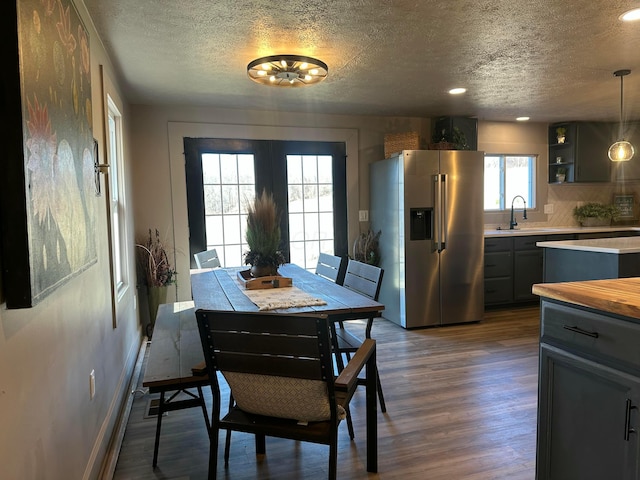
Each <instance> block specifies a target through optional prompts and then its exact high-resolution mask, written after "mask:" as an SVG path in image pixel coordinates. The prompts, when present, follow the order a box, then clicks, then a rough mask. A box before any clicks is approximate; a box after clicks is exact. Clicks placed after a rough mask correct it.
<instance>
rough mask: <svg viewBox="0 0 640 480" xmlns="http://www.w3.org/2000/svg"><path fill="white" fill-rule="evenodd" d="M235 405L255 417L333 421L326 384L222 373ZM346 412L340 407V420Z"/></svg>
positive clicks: (268, 376) (251, 374) (287, 378)
mask: <svg viewBox="0 0 640 480" xmlns="http://www.w3.org/2000/svg"><path fill="white" fill-rule="evenodd" d="M222 374H223V375H224V377H225V379H226V380H227V383H228V384H229V387H230V388H231V393H232V394H233V398H234V400H235V401H236V404H237V405H238V407H239V408H241V409H242V410H244V411H246V412H249V413H253V414H256V415H265V416H269V417H277V418H288V419H292V420H298V421H302V422H319V421H326V420H329V419H330V418H331V412H330V405H329V397H328V393H327V386H326V383H325V382H321V381H319V380H306V379H300V378H289V377H281V376H273V375H258V374H253V373H239V372H222ZM345 415H346V414H345V411H344V409H343V408H342V407H341V406H338V418H339V420H342V419H344V417H345Z"/></svg>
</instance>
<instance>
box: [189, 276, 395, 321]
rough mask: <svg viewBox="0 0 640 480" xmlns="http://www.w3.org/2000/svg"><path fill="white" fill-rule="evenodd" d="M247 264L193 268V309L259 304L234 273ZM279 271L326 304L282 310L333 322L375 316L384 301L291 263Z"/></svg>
mask: <svg viewBox="0 0 640 480" xmlns="http://www.w3.org/2000/svg"><path fill="white" fill-rule="evenodd" d="M245 269H246V267H244V268H241V267H238V268H218V269H213V270H193V271H192V273H191V294H192V297H193V301H194V303H195V308H196V310H198V309H202V310H229V311H241V312H255V311H258V310H259V308H258V306H257V305H256V304H255V303H253V302H252V301H251V300H250V299H249V298H248V297H247V296H246V295H245V294H244V293H243V286H242V284H241V282H239V281H238V279H237V274H238V272H239V271H241V270H245ZM278 273H279V274H280V275H281V276H283V277H287V278H291V279H292V280H293V286H294V287H297V288H299V289H300V290H302V291H304V292H305V293H307V294H309V295H311V296H313V297H317V298H320V299H322V300H324V301H325V302H326V305H312V306H306V307H293V308H286V309H276V310H273V311H275V312H282V313H319V314H324V315H327V317H329V319H330V320H332V321H334V322H339V321H344V320H354V319H362V318H374V317H375V316H379V315H380V314H381V313H382V311H383V310H384V305H383V304H381V303H379V302H376V301H375V300H372V299H370V298H368V297H365V296H364V295H361V294H359V293H357V292H354V291H352V290H349V289H348V288H345V287H343V286H342V285H338V284H336V283H334V282H332V281H330V280H327V279H326V278H324V277H321V276H320V275H316V274H314V273H313V272H310V271H308V270H305V269H304V268H302V267H300V266H298V265H295V264H293V263H287V264H284V265H281V266H280V267H279V268H278Z"/></svg>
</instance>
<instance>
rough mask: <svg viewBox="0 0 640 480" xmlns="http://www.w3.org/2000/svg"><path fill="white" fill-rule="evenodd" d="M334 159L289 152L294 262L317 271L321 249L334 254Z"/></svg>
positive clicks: (289, 189) (290, 233)
mask: <svg viewBox="0 0 640 480" xmlns="http://www.w3.org/2000/svg"><path fill="white" fill-rule="evenodd" d="M332 166H333V158H332V157H331V156H329V155H287V183H288V192H289V194H288V201H289V208H288V210H289V248H290V254H291V263H295V264H297V265H300V266H301V267H304V268H306V269H308V270H315V268H316V265H317V263H318V257H319V256H320V252H324V253H329V254H331V255H333V241H334V239H333V224H334V215H333V167H332Z"/></svg>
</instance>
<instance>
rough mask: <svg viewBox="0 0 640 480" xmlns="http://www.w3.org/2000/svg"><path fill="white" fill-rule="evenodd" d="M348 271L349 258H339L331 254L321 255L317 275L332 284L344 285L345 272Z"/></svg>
mask: <svg viewBox="0 0 640 480" xmlns="http://www.w3.org/2000/svg"><path fill="white" fill-rule="evenodd" d="M346 269H347V258H346V257H338V256H337V255H331V254H329V253H320V256H319V257H318V263H317V265H316V275H320V276H321V277H324V278H326V279H328V280H331V281H332V282H335V283H337V284H338V285H342V282H343V281H344V274H345V270H346Z"/></svg>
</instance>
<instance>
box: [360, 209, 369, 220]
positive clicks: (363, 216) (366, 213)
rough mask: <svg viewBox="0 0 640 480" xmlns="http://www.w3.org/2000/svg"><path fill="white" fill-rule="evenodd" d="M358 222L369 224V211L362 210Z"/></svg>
mask: <svg viewBox="0 0 640 480" xmlns="http://www.w3.org/2000/svg"><path fill="white" fill-rule="evenodd" d="M358 220H360V221H361V222H368V221H369V210H360V211H359V212H358Z"/></svg>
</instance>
